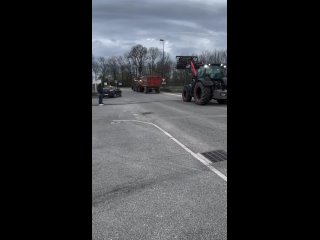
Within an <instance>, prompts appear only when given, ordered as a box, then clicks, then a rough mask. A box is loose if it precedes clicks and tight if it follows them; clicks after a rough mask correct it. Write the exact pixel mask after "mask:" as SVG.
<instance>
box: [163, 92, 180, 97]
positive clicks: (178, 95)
mask: <svg viewBox="0 0 320 240" xmlns="http://www.w3.org/2000/svg"><path fill="white" fill-rule="evenodd" d="M162 93H163V94H167V95H173V96H177V97H181V94H174V93H165V92H162Z"/></svg>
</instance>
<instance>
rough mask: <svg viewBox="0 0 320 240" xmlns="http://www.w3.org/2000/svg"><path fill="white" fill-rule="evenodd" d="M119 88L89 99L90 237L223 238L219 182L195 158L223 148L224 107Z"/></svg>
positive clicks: (220, 166)
mask: <svg viewBox="0 0 320 240" xmlns="http://www.w3.org/2000/svg"><path fill="white" fill-rule="evenodd" d="M122 91H123V93H122V97H120V98H110V99H104V103H105V105H104V106H98V104H97V103H98V100H97V99H96V98H93V99H92V239H113V240H114V239H137V240H138V239H139V240H140V239H148V240H149V239H227V182H226V179H223V178H222V177H221V176H219V175H217V174H216V172H214V171H212V168H210V167H207V166H205V164H203V163H202V162H201V161H199V159H198V158H197V157H196V156H195V155H196V154H197V153H203V152H207V151H212V150H218V149H221V150H224V151H227V105H220V104H218V103H216V102H215V101H214V100H212V101H211V102H210V103H209V104H208V105H205V106H198V105H196V104H194V103H193V102H190V103H185V102H183V101H182V100H181V96H179V95H173V94H168V93H160V94H156V93H152V94H144V93H136V92H133V91H132V90H131V89H122ZM148 123H153V124H154V125H152V124H148ZM166 134H169V136H168V135H166ZM179 144H180V145H179ZM210 166H212V167H213V168H214V169H215V170H217V171H219V172H220V173H221V174H222V175H224V176H225V177H227V161H222V162H217V163H212V164H211V165H210Z"/></svg>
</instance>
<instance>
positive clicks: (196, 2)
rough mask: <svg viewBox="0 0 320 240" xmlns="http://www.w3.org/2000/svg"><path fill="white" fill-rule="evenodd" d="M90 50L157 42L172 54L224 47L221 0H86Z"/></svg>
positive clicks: (113, 51)
mask: <svg viewBox="0 0 320 240" xmlns="http://www.w3.org/2000/svg"><path fill="white" fill-rule="evenodd" d="M92 1H93V3H92V17H93V19H92V52H93V55H95V56H104V57H111V56H120V55H123V54H124V53H125V52H127V51H129V50H130V49H131V47H132V46H134V45H136V44H141V45H143V46H145V47H147V48H149V47H158V48H159V49H160V50H161V51H162V47H163V45H162V42H160V41H159V40H160V39H164V40H165V44H164V51H165V52H168V53H169V54H170V56H171V57H172V58H174V57H175V56H177V55H191V54H192V53H201V52H202V51H203V50H215V49H217V50H224V49H226V48H227V0H92Z"/></svg>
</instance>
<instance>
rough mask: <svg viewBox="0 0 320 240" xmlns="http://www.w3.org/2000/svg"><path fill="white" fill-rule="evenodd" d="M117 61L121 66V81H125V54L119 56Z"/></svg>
mask: <svg viewBox="0 0 320 240" xmlns="http://www.w3.org/2000/svg"><path fill="white" fill-rule="evenodd" d="M117 63H118V66H119V70H120V74H121V81H123V76H124V72H125V70H126V61H125V59H124V57H123V56H119V57H117Z"/></svg>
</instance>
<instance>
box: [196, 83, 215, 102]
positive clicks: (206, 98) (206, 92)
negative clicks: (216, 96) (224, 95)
mask: <svg viewBox="0 0 320 240" xmlns="http://www.w3.org/2000/svg"><path fill="white" fill-rule="evenodd" d="M211 96H212V91H211V88H210V87H206V86H204V85H203V84H202V82H197V83H196V85H195V86H194V90H193V98H194V102H195V103H196V104H198V105H205V104H207V103H208V102H210V100H211Z"/></svg>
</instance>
